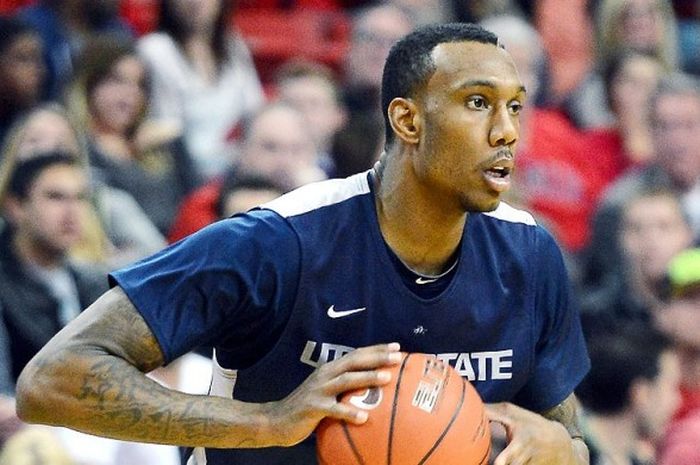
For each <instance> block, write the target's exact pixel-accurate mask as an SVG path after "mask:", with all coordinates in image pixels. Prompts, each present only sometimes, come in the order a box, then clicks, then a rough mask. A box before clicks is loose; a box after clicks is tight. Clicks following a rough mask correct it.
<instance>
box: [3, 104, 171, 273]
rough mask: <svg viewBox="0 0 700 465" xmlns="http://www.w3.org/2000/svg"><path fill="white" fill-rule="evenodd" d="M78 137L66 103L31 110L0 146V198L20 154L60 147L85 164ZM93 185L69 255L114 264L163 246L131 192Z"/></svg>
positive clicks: (93, 182)
mask: <svg viewBox="0 0 700 465" xmlns="http://www.w3.org/2000/svg"><path fill="white" fill-rule="evenodd" d="M80 140H81V138H80V136H79V134H78V131H77V130H76V129H75V128H74V126H73V125H72V123H71V122H70V121H69V119H68V115H67V114H66V111H65V110H64V109H63V107H61V106H59V105H57V104H45V105H40V106H39V107H37V108H36V109H34V110H33V111H31V112H29V113H28V114H27V115H26V116H25V117H24V118H23V119H21V120H20V121H19V122H18V123H17V124H16V125H15V126H14V127H13V128H12V130H11V131H10V133H9V134H8V138H7V141H6V144H5V146H4V147H3V148H2V151H0V160H2V161H0V203H1V202H2V194H1V193H2V192H6V190H7V189H6V185H7V183H8V182H9V178H10V176H11V175H12V172H13V170H14V166H15V165H16V163H17V162H19V161H21V160H26V159H28V158H31V157H33V156H36V155H37V154H41V153H44V152H51V151H61V152H68V153H72V154H74V155H75V156H76V157H78V158H79V159H80V160H81V162H82V163H83V164H84V165H85V166H87V165H88V162H87V160H88V155H87V152H86V148H85V147H84V144H82V143H81V142H80ZM91 187H92V196H91V200H92V202H91V205H90V206H89V208H88V211H86V212H85V216H86V217H85V221H86V225H85V228H86V230H85V234H84V235H83V237H82V238H81V240H80V241H79V242H78V243H77V244H76V245H75V246H74V247H72V248H71V252H70V254H71V257H73V258H76V259H79V260H83V261H93V262H101V263H104V264H105V265H106V266H107V268H109V269H113V268H114V267H117V266H120V265H124V264H126V263H129V262H132V261H134V260H137V259H139V258H142V257H144V256H146V255H150V254H151V253H154V252H156V251H158V250H160V249H161V248H163V247H164V246H165V238H164V237H163V236H162V235H161V234H160V233H159V232H158V229H157V228H156V227H155V226H154V225H153V223H152V222H151V220H150V219H149V218H148V217H147V216H146V214H145V213H144V212H143V210H142V209H141V207H140V206H139V204H138V203H137V202H136V200H134V198H133V197H132V196H131V195H130V194H128V193H127V192H124V191H122V190H119V189H116V188H113V187H110V186H108V185H107V184H104V183H103V182H101V181H99V180H98V179H95V177H94V176H93V177H92V178H91ZM1 220H2V218H0V222H1Z"/></svg>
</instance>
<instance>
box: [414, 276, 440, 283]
mask: <svg viewBox="0 0 700 465" xmlns="http://www.w3.org/2000/svg"><path fill="white" fill-rule="evenodd" d="M435 281H437V278H435V279H426V278H424V277H423V276H421V277H419V278H416V284H430V283H434V282H435Z"/></svg>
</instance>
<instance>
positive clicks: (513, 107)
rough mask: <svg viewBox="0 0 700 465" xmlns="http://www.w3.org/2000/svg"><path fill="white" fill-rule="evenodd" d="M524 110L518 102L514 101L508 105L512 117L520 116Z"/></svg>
mask: <svg viewBox="0 0 700 465" xmlns="http://www.w3.org/2000/svg"><path fill="white" fill-rule="evenodd" d="M522 109H523V104H522V103H520V102H518V101H513V102H510V104H508V110H510V113H511V114H512V115H518V114H520V111H521V110H522Z"/></svg>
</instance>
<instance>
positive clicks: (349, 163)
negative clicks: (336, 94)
mask: <svg viewBox="0 0 700 465" xmlns="http://www.w3.org/2000/svg"><path fill="white" fill-rule="evenodd" d="M413 27H414V24H413V22H412V21H411V18H410V17H409V16H408V15H407V14H406V13H404V12H403V11H402V10H400V9H399V8H397V7H395V6H392V5H389V4H380V5H376V6H370V7H367V8H365V9H361V10H359V11H358V12H356V14H355V15H354V16H353V19H352V33H351V37H350V45H349V49H348V52H347V56H346V58H345V63H344V76H343V88H344V90H345V92H344V96H343V99H344V101H345V106H346V108H347V110H348V114H349V118H348V121H347V124H346V126H345V128H344V129H343V131H342V132H340V133H338V135H337V137H336V139H335V143H334V146H333V153H334V155H335V157H336V160H335V164H336V166H337V167H338V172H337V173H336V174H337V176H339V177H344V176H349V175H351V174H355V173H359V172H361V171H364V170H366V169H369V168H371V167H372V166H373V165H374V162H375V161H376V160H377V158H378V157H379V154H380V153H381V151H382V149H383V143H384V142H383V141H384V134H383V130H382V127H383V124H384V123H383V121H384V119H383V118H384V115H383V112H382V109H381V106H380V102H379V93H380V88H381V83H382V67H383V65H384V60H385V59H386V57H387V55H388V54H389V50H390V49H391V46H392V45H393V44H394V43H395V42H396V41H397V40H399V39H400V38H401V37H403V36H404V35H406V34H407V33H409V32H410V31H411V30H412V29H413Z"/></svg>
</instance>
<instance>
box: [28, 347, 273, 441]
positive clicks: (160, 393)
mask: <svg viewBox="0 0 700 465" xmlns="http://www.w3.org/2000/svg"><path fill="white" fill-rule="evenodd" d="M17 408H18V413H19V415H20V416H21V418H22V419H24V420H26V421H28V422H32V423H44V424H49V425H57V426H67V427H69V428H74V429H78V430H80V431H84V432H87V433H92V434H99V435H103V436H109V437H113V438H118V439H124V440H132V441H140V442H156V443H163V444H176V445H185V446H206V447H262V446H268V445H270V444H266V443H265V442H266V438H267V437H269V435H267V434H265V433H266V425H267V421H266V417H265V414H264V409H265V405H257V404H249V403H242V402H237V401H234V400H231V399H224V398H217V397H207V396H193V395H187V394H183V393H179V392H174V391H171V390H169V389H167V388H164V387H162V386H160V385H159V384H158V383H156V382H155V381H153V380H151V379H149V378H147V377H146V376H145V375H143V374H142V373H141V372H140V371H138V370H137V369H136V368H134V367H133V366H131V365H130V364H128V363H127V362H126V361H124V360H122V359H120V358H118V357H115V356H111V355H108V354H101V355H94V354H89V355H87V354H81V353H76V352H72V353H71V352H70V351H68V350H63V351H61V352H59V353H57V354H50V355H49V354H47V355H46V356H44V355H43V354H40V356H39V357H37V358H36V359H35V360H34V361H33V362H32V364H31V365H30V366H28V367H27V370H25V372H24V373H23V374H22V377H21V379H20V382H19V385H18V391H17Z"/></svg>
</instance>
